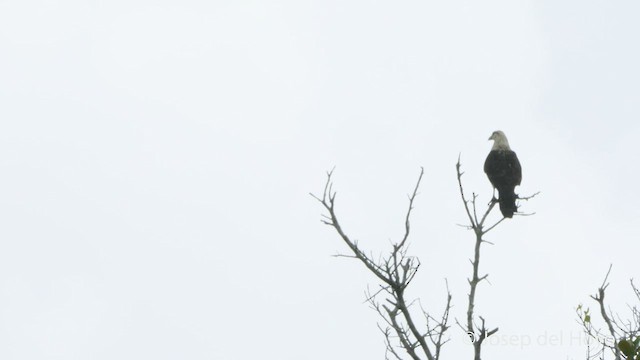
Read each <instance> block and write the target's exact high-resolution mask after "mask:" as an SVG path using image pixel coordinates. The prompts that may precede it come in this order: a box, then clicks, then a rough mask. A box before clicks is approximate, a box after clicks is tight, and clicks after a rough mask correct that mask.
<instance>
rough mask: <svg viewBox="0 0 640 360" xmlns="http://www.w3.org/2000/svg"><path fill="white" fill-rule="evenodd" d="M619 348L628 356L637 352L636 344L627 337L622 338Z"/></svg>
mask: <svg viewBox="0 0 640 360" xmlns="http://www.w3.org/2000/svg"><path fill="white" fill-rule="evenodd" d="M618 349H620V351H622V353H623V354H624V356H626V357H629V356H633V354H634V353H635V346H634V344H633V343H632V342H631V341H629V340H627V339H622V340H620V341H619V342H618Z"/></svg>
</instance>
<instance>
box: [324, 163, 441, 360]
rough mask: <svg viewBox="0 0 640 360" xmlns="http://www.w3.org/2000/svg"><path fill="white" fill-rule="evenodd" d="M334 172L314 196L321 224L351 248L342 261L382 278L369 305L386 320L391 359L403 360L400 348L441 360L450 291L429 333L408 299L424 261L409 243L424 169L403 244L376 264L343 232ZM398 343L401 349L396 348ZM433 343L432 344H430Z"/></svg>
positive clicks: (413, 355)
mask: <svg viewBox="0 0 640 360" xmlns="http://www.w3.org/2000/svg"><path fill="white" fill-rule="evenodd" d="M332 175H333V171H330V172H328V173H327V182H326V183H325V186H324V190H323V193H322V196H316V195H314V194H311V196H312V197H313V198H315V199H316V200H318V201H319V202H320V203H321V204H322V206H323V207H324V209H325V210H326V211H327V213H328V214H326V215H324V216H323V219H322V220H321V221H322V222H323V223H324V224H326V225H329V226H331V227H333V228H334V229H335V230H336V232H337V233H338V235H339V236H340V238H341V239H342V240H343V241H344V242H345V243H346V244H347V246H348V247H349V249H351V252H352V253H353V255H337V256H338V257H353V258H356V259H358V260H359V261H360V262H362V263H363V264H364V265H365V267H366V268H367V269H368V270H369V271H370V272H372V273H373V274H374V275H375V276H376V278H378V279H379V280H380V281H381V282H382V284H381V285H380V289H379V290H378V291H376V292H375V293H374V294H371V293H370V292H368V291H367V293H366V301H367V302H369V304H370V305H371V307H372V308H373V309H374V310H375V311H376V312H377V313H378V314H379V315H380V316H381V317H382V319H383V320H384V323H385V324H386V327H384V328H383V327H381V326H380V325H379V328H380V330H381V331H382V333H383V334H384V337H385V344H386V348H387V354H386V356H387V358H388V356H389V355H392V356H393V358H395V359H401V357H400V354H399V353H398V351H397V348H402V349H404V351H405V352H406V354H407V355H408V356H409V357H410V358H411V359H414V360H418V359H421V356H424V357H425V358H426V359H427V360H439V359H440V353H441V349H442V346H443V345H444V344H445V343H446V342H447V340H448V339H445V333H446V331H447V329H448V328H449V327H448V324H447V322H448V319H449V311H450V309H451V294H450V293H449V292H448V287H447V302H446V306H445V310H444V313H443V315H442V317H441V319H440V321H438V322H436V323H435V324H433V325H432V324H429V323H427V326H426V331H421V330H420V329H419V326H418V324H416V323H415V321H414V319H413V317H412V313H411V305H412V304H413V302H408V301H407V300H406V297H405V290H406V289H407V287H408V286H409V284H410V283H411V282H412V280H413V279H414V278H415V276H416V274H417V271H418V269H419V267H420V260H419V259H417V258H415V257H412V256H408V255H407V249H408V239H409V235H410V230H411V224H410V217H411V212H412V210H413V208H414V201H415V199H416V197H417V195H418V189H419V187H420V182H421V181H422V177H423V175H424V169H421V170H420V175H419V176H418V181H417V182H416V185H415V187H414V189H413V192H412V193H411V195H409V207H408V209H407V212H406V216H405V221H404V234H403V236H402V238H401V239H400V241H399V242H397V243H392V244H391V247H392V248H391V252H390V253H389V254H388V255H387V256H385V257H379V258H378V260H373V259H374V256H373V255H366V254H365V252H364V251H362V250H361V249H360V247H359V246H358V243H357V242H355V241H353V240H351V238H350V237H349V236H347V234H346V233H345V231H344V230H343V228H342V226H341V224H340V222H339V221H338V216H337V215H336V211H335V204H336V193H335V191H333V182H332ZM379 295H385V298H384V300H383V303H382V304H381V303H380V302H379V301H378V300H376V298H377V297H378V296H379ZM392 339H393V340H394V341H393V342H396V343H397V345H393V342H392ZM427 339H429V341H430V342H431V344H429V343H428V342H427V341H428V340H427Z"/></svg>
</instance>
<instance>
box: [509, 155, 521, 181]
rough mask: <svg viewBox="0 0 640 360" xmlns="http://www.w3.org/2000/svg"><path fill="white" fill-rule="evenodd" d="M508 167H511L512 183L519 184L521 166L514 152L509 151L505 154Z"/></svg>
mask: <svg viewBox="0 0 640 360" xmlns="http://www.w3.org/2000/svg"><path fill="white" fill-rule="evenodd" d="M507 157H508V160H507V162H508V163H509V167H510V169H511V178H512V179H513V184H514V185H520V183H521V182H522V166H520V160H518V156H517V155H516V153H515V152H513V151H511V152H510V153H509V154H507Z"/></svg>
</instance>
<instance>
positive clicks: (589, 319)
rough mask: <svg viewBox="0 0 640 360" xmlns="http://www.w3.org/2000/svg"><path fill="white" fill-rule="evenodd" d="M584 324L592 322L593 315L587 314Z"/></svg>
mask: <svg viewBox="0 0 640 360" xmlns="http://www.w3.org/2000/svg"><path fill="white" fill-rule="evenodd" d="M584 322H586V323H588V322H591V315H589V314H585V315H584Z"/></svg>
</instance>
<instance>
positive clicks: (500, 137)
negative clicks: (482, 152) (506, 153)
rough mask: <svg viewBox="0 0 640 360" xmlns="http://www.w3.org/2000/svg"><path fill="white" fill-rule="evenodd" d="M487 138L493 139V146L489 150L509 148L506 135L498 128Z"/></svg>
mask: <svg viewBox="0 0 640 360" xmlns="http://www.w3.org/2000/svg"><path fill="white" fill-rule="evenodd" d="M489 140H493V147H492V148H491V150H511V148H510V147H509V140H507V136H506V135H505V134H504V133H503V132H502V131H500V130H496V131H494V132H493V134H491V136H490V137H489Z"/></svg>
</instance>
